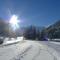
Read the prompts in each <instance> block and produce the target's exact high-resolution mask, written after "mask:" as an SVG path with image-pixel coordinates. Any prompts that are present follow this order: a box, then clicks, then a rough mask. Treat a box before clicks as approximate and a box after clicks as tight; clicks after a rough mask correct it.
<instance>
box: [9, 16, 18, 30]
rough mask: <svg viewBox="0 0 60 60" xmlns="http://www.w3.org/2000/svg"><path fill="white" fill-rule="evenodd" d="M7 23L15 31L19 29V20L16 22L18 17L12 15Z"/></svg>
mask: <svg viewBox="0 0 60 60" xmlns="http://www.w3.org/2000/svg"><path fill="white" fill-rule="evenodd" d="M9 23H10V25H11V27H12V28H13V29H14V30H15V29H17V28H19V24H18V23H19V20H18V17H17V16H16V15H13V16H12V17H11V18H10V20H9Z"/></svg>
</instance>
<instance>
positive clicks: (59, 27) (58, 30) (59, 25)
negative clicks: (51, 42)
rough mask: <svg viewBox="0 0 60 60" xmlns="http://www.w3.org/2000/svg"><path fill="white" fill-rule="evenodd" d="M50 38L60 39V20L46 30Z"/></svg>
mask: <svg viewBox="0 0 60 60" xmlns="http://www.w3.org/2000/svg"><path fill="white" fill-rule="evenodd" d="M46 31H47V33H48V36H49V37H50V38H60V20H59V21H57V22H55V23H54V24H52V25H51V26H49V27H48V28H47V29H46Z"/></svg>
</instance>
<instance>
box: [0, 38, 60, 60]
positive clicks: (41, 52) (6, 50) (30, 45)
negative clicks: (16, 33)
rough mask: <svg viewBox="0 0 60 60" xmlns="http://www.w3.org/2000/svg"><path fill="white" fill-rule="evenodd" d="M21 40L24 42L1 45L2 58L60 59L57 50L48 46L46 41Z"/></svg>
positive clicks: (21, 59)
mask: <svg viewBox="0 0 60 60" xmlns="http://www.w3.org/2000/svg"><path fill="white" fill-rule="evenodd" d="M19 39H20V38H18V40H17V41H19ZM21 39H22V38H21ZM21 41H24V42H20V41H19V43H16V44H12V45H7V46H1V47H0V60H60V56H59V54H58V53H57V51H56V50H54V49H53V48H51V47H50V46H48V43H47V44H45V43H46V42H44V43H42V42H38V41H29V40H21ZM14 42H15V40H14ZM10 43H11V42H10ZM10 43H9V44H10Z"/></svg>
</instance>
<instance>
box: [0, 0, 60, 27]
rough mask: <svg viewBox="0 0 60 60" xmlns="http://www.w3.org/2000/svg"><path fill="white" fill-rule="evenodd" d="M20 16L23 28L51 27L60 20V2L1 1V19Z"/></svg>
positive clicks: (55, 0) (46, 0)
mask: <svg viewBox="0 0 60 60" xmlns="http://www.w3.org/2000/svg"><path fill="white" fill-rule="evenodd" d="M13 14H15V15H18V16H19V19H20V20H21V21H23V22H21V26H28V25H36V26H49V25H51V24H53V23H54V22H56V21H57V20H59V19H60V0H0V17H2V18H3V19H5V20H9V19H10V17H11V15H13Z"/></svg>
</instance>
